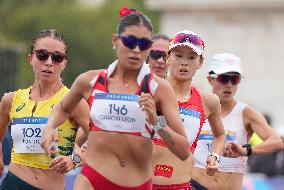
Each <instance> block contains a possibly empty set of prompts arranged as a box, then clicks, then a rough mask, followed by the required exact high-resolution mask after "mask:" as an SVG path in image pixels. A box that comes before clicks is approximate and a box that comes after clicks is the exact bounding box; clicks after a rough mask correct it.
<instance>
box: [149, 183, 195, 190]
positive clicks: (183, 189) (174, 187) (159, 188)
mask: <svg viewBox="0 0 284 190" xmlns="http://www.w3.org/2000/svg"><path fill="white" fill-rule="evenodd" d="M153 190H192V188H191V185H190V182H188V183H183V184H171V185H157V184H153Z"/></svg>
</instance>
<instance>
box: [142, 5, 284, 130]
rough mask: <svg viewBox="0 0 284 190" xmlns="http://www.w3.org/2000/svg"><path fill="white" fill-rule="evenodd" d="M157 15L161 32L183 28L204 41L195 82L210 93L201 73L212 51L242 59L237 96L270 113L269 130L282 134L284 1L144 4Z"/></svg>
mask: <svg viewBox="0 0 284 190" xmlns="http://www.w3.org/2000/svg"><path fill="white" fill-rule="evenodd" d="M145 3H146V6H147V7H148V8H149V9H151V10H155V11H159V12H160V13H161V16H160V31H159V32H160V33H164V34H168V35H173V34H174V33H175V32H177V31H179V30H183V29H187V30H192V31H194V32H196V33H198V34H199V35H200V36H201V37H202V38H203V39H204V41H205V45H206V47H205V48H206V51H205V52H206V53H205V58H206V59H207V60H206V61H207V63H206V62H205V65H204V66H203V68H202V69H201V70H200V71H198V73H197V76H196V77H195V79H194V84H195V85H196V86H197V87H199V88H200V89H202V90H204V91H210V90H211V89H210V86H209V85H208V84H207V81H206V71H207V67H208V62H209V61H210V58H211V57H212V56H213V54H215V53H222V52H228V53H233V54H236V55H238V56H239V57H241V58H242V63H243V69H244V75H245V78H244V79H243V81H242V83H241V84H240V85H239V91H238V94H237V98H238V99H239V100H241V101H244V102H246V103H248V104H250V105H252V106H253V107H255V108H256V109H258V110H260V111H262V112H265V113H269V114H270V115H271V116H272V118H273V126H275V128H276V129H277V131H279V132H284V101H283V100H282V97H284V87H283V86H284V73H283V71H284V57H283V55H284V53H283V52H282V51H283V50H284V1H283V0H175V1H173V0H146V1H145Z"/></svg>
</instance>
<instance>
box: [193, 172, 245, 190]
mask: <svg viewBox="0 0 284 190" xmlns="http://www.w3.org/2000/svg"><path fill="white" fill-rule="evenodd" d="M193 170H194V171H193V176H192V179H194V180H195V181H197V182H198V183H200V184H201V185H203V186H205V187H207V188H208V189H209V190H228V189H229V190H241V189H242V180H243V176H244V174H241V173H233V172H217V173H216V174H215V175H214V176H209V175H207V174H206V170H205V169H202V168H197V167H194V169H193Z"/></svg>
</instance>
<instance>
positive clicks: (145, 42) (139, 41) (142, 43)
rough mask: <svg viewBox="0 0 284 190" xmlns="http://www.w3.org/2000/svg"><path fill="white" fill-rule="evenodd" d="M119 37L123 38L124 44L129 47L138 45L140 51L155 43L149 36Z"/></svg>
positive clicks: (132, 47)
mask: <svg viewBox="0 0 284 190" xmlns="http://www.w3.org/2000/svg"><path fill="white" fill-rule="evenodd" d="M118 37H119V38H120V39H121V41H122V43H123V45H125V46H126V47H128V48H129V49H134V48H136V46H138V47H139V49H140V51H144V50H146V49H149V48H150V47H151V46H152V44H153V41H152V40H150V39H148V38H136V37H135V36H133V35H126V36H121V35H119V36H118Z"/></svg>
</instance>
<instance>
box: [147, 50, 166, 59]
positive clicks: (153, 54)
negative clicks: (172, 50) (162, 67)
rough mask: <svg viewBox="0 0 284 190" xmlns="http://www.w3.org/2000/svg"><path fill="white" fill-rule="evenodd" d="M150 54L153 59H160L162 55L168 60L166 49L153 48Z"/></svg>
mask: <svg viewBox="0 0 284 190" xmlns="http://www.w3.org/2000/svg"><path fill="white" fill-rule="evenodd" d="M149 55H150V57H151V58H152V59H155V60H158V59H159V58H160V57H163V59H164V60H166V52H164V51H159V50H151V51H150V54H149Z"/></svg>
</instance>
